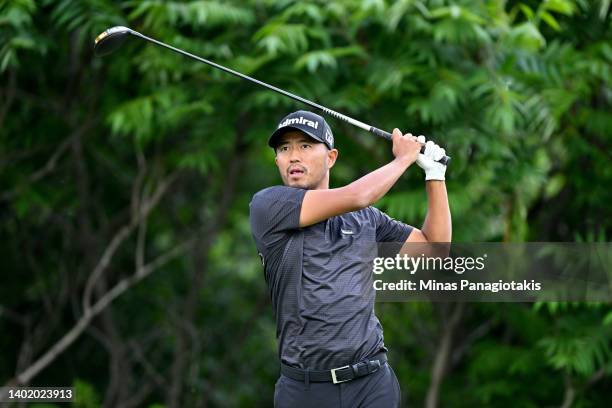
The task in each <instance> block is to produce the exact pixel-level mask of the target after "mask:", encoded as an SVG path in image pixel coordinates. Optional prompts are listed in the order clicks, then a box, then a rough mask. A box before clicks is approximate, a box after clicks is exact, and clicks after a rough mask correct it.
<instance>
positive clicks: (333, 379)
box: [330, 365, 351, 384]
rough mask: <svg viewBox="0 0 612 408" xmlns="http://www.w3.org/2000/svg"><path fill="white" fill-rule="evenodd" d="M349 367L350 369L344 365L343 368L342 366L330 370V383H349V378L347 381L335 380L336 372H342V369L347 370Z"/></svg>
mask: <svg viewBox="0 0 612 408" xmlns="http://www.w3.org/2000/svg"><path fill="white" fill-rule="evenodd" d="M349 367H350V366H348V365H345V366H343V367H338V368H332V369H331V370H330V371H331V375H332V381H333V382H334V384H340V383H343V382H347V381H350V380H351V379H350V378H349V379H348V380H340V381H338V380H337V379H336V370H342V369H344V368H349Z"/></svg>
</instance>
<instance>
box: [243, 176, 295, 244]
mask: <svg viewBox="0 0 612 408" xmlns="http://www.w3.org/2000/svg"><path fill="white" fill-rule="evenodd" d="M305 194H306V190H304V189H301V188H294V187H287V186H274V187H269V188H266V189H264V190H261V191H259V192H258V193H256V194H255V195H254V196H253V199H252V200H251V203H250V221H251V232H252V233H253V236H254V237H255V239H256V240H259V241H260V242H261V243H263V244H264V245H265V246H266V247H270V246H272V245H274V244H275V243H277V242H278V241H279V240H281V239H283V238H284V236H285V234H284V233H285V232H286V231H287V230H292V229H298V228H299V227H300V212H301V210H302V201H303V199H304V195H305Z"/></svg>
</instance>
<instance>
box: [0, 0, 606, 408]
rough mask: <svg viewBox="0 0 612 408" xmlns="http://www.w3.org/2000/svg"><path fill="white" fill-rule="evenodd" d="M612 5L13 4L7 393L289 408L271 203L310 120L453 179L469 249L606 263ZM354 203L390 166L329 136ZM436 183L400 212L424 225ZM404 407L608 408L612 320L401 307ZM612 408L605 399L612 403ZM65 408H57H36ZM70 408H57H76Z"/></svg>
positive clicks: (391, 316) (387, 205)
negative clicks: (265, 264)
mask: <svg viewBox="0 0 612 408" xmlns="http://www.w3.org/2000/svg"><path fill="white" fill-rule="evenodd" d="M610 6H611V4H610V1H609V0H595V1H587V0H549V1H542V2H541V1H511V0H508V1H502V0H495V1H494V0H490V1H471V0H463V1H442V0H430V1H427V0H422V1H416V0H400V1H390V0H364V1H356V0H345V1H309V2H306V1H291V0H277V1H272V0H243V1H237V0H236V1H185V2H180V1H128V2H116V1H110V0H64V1H49V0H40V1H33V0H9V1H7V0H0V259H1V264H2V265H1V266H0V270H1V271H2V272H1V274H0V350H2V352H1V353H0V385H3V384H14V383H22V384H29V385H31V386H49V385H57V386H59V385H64V386H66V385H72V386H74V387H76V390H77V402H76V403H75V406H79V407H95V406H106V407H140V406H143V407H191V406H203V407H206V406H207V407H234V406H236V407H269V406H271V405H272V397H273V389H274V382H275V381H276V378H277V376H278V370H279V367H278V360H277V356H276V339H275V327H274V320H273V316H272V310H271V306H270V302H269V298H268V293H267V289H266V287H265V283H264V279H263V273H262V268H261V265H260V263H259V258H258V257H257V253H256V250H255V247H254V244H253V241H252V239H251V236H250V230H249V223H248V203H249V201H250V198H251V196H252V195H253V194H254V193H255V192H256V191H258V190H260V189H262V188H264V187H267V186H269V185H274V184H280V177H279V176H278V173H277V171H276V168H275V167H274V164H273V152H272V150H271V149H270V148H268V147H267V146H266V140H267V137H268V135H269V134H270V133H271V132H272V131H273V130H274V128H275V125H276V123H277V122H278V120H279V119H280V118H282V117H283V116H284V115H285V114H287V113H288V112H291V111H293V110H296V109H301V108H304V106H303V105H299V104H297V103H294V102H293V101H291V100H290V99H288V98H285V97H282V96H280V95H277V94H274V93H272V92H269V91H266V90H264V89H263V88H260V87H256V86H254V85H252V84H250V83H246V82H244V81H241V80H239V79H237V78H235V77H232V76H229V75H227V74H225V73H223V72H220V71H217V70H213V69H212V68H210V67H208V66H206V65H204V64H200V63H197V62H193V61H191V60H188V59H186V58H184V57H181V56H178V55H175V54H173V53H172V52H170V51H167V50H165V49H162V48H160V47H155V46H152V45H150V44H148V43H145V42H142V41H133V42H130V43H126V44H125V46H124V47H123V48H122V49H121V50H120V51H118V52H117V53H115V54H113V55H112V56H109V57H106V58H98V57H95V56H94V55H93V47H92V46H93V40H94V38H95V37H96V36H97V35H98V34H99V33H100V32H101V31H103V30H104V29H106V28H108V27H110V26H114V25H127V26H130V27H132V28H134V29H136V30H138V31H141V32H143V33H144V34H146V35H149V36H152V37H154V38H157V39H159V40H162V41H164V42H167V43H169V44H172V45H175V46H178V47H180V48H183V49H185V50H187V51H190V52H192V53H194V54H196V55H200V56H202V57H204V58H209V59H212V60H213V61H216V62H218V63H221V64H223V65H226V66H228V67H231V68H234V69H236V70H239V71H240V72H243V73H245V74H248V75H252V76H254V77H256V78H258V79H261V80H263V81H266V82H269V83H271V84H274V85H276V86H279V87H282V88H284V89H287V90H289V91H291V92H294V93H296V94H298V95H301V96H303V97H306V98H309V99H311V100H314V101H317V102H319V103H321V104H323V105H326V106H329V107H330V108H332V109H336V110H338V111H340V112H342V113H345V114H348V115H350V116H353V117H355V118H357V119H359V120H362V121H364V122H366V123H370V124H372V125H374V126H377V127H380V128H383V129H386V130H391V129H393V128H394V127H398V128H400V129H401V130H403V131H404V132H411V133H413V134H424V135H426V136H428V137H431V138H433V139H434V140H435V141H436V142H437V143H439V144H440V145H442V146H444V147H445V148H446V151H447V152H448V154H449V155H451V156H452V157H453V161H452V163H451V166H450V167H449V169H448V172H447V186H448V191H449V196H450V202H451V207H452V215H453V221H454V223H453V224H454V225H453V227H454V228H453V233H454V234H453V239H454V240H455V241H459V242H483V241H506V242H522V241H581V242H595V241H599V242H602V241H608V240H609V239H610V235H611V232H612V217H611V211H610V204H611V202H612V193H611V190H612V167H611V166H610V162H611V157H612V154H611V149H610V147H611V143H610V137H611V133H612V111H611V106H612V86H611V79H612V75H611V62H612V41H611V40H612V35H611V30H610V26H611V17H610V14H611V10H610V9H611V7H610ZM329 123H330V125H331V126H332V129H333V130H334V133H335V136H336V143H337V146H338V148H339V150H340V157H339V162H338V163H337V165H336V166H335V167H334V169H333V170H332V186H341V185H344V184H347V183H349V182H351V181H352V180H354V179H356V178H358V177H359V176H360V175H363V174H365V173H367V172H369V171H371V170H373V169H375V168H377V167H378V166H380V165H382V164H384V163H386V162H388V161H389V160H391V158H392V155H391V151H390V145H389V144H388V143H387V142H384V141H382V140H379V139H377V138H375V137H374V136H371V135H369V134H366V133H365V132H363V131H360V130H358V129H356V128H353V127H350V126H348V125H346V124H344V123H340V122H339V121H337V120H335V119H333V118H330V119H329ZM422 179H423V175H422V172H421V170H420V169H418V168H416V166H415V167H414V168H411V169H409V171H408V172H407V173H406V175H405V176H404V177H403V178H402V179H401V180H400V182H398V183H397V184H396V186H395V187H394V188H393V190H392V191H391V192H390V193H389V194H387V196H386V197H385V198H384V199H383V200H381V201H380V202H379V203H377V207H379V208H381V209H382V210H384V211H386V212H387V213H388V214H390V215H391V216H393V217H395V218H398V219H401V220H403V221H405V222H407V223H409V224H412V225H415V226H418V227H420V225H421V223H422V220H423V218H424V215H425V210H426V197H425V192H424V183H423V180H422ZM376 309H377V314H378V316H379V317H380V319H381V320H382V323H383V326H384V328H385V335H386V336H385V342H386V344H387V346H388V347H389V349H390V354H389V357H390V361H391V364H392V365H393V367H394V368H395V371H396V373H397V375H398V377H399V380H400V383H401V385H402V390H403V398H404V404H405V405H406V406H427V407H436V406H440V407H475V406H493V407H510V406H512V407H542V406H549V407H550V406H558V407H603V406H606V405H607V404H609V403H610V400H611V399H612V391H611V389H612V347H611V343H612V341H611V340H612V311H611V308H610V304H609V303H608V304H603V303H599V304H597V303H589V304H583V303H572V304H567V303H544V304H501V303H500V304H494V303H478V304H477V303H472V304H452V303H449V304H441V303H435V304H431V303H401V304H400V303H386V304H385V303H380V304H377V306H376ZM605 401H608V403H606V402H605ZM32 406H38V407H43V406H44V407H49V406H51V405H49V404H47V405H43V404H38V405H32ZM58 406H59V405H58Z"/></svg>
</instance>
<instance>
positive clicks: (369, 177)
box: [347, 158, 410, 208]
mask: <svg viewBox="0 0 612 408" xmlns="http://www.w3.org/2000/svg"><path fill="white" fill-rule="evenodd" d="M409 166H410V163H409V162H407V161H406V160H403V159H398V158H396V159H394V160H393V161H392V162H390V163H388V164H386V165H384V166H382V167H380V168H378V169H376V170H374V171H373V172H371V173H368V174H366V175H365V176H363V177H361V178H360V179H358V180H355V181H354V182H352V183H351V184H349V185H348V186H347V187H349V188H350V189H352V190H354V191H355V192H356V195H357V196H358V197H360V199H359V202H360V204H361V205H360V206H361V207H363V208H365V207H367V206H369V205H372V204H374V203H375V202H376V201H378V200H379V199H380V198H381V197H382V196H384V195H385V193H386V192H387V191H389V190H390V189H391V187H393V185H394V184H395V182H396V181H397V180H398V179H399V178H400V177H401V175H402V174H404V172H405V171H406V169H407V168H408V167H409Z"/></svg>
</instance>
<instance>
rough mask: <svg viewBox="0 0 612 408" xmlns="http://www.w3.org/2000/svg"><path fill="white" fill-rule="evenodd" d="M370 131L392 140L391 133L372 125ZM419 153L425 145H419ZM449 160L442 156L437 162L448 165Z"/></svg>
mask: <svg viewBox="0 0 612 408" xmlns="http://www.w3.org/2000/svg"><path fill="white" fill-rule="evenodd" d="M370 132H372V133H374V134H375V135H376V136H380V137H382V138H383V139H387V140H392V138H393V136H392V135H391V133H389V132H385V131H384V130H380V129H378V128H375V127H374V126H372V127H371V128H370ZM421 153H423V154H424V153H425V146H421ZM450 160H451V158H450V156H444V157H442V158H441V159H440V160H438V163H442V164H443V165H445V166H448V163H449V162H450Z"/></svg>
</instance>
